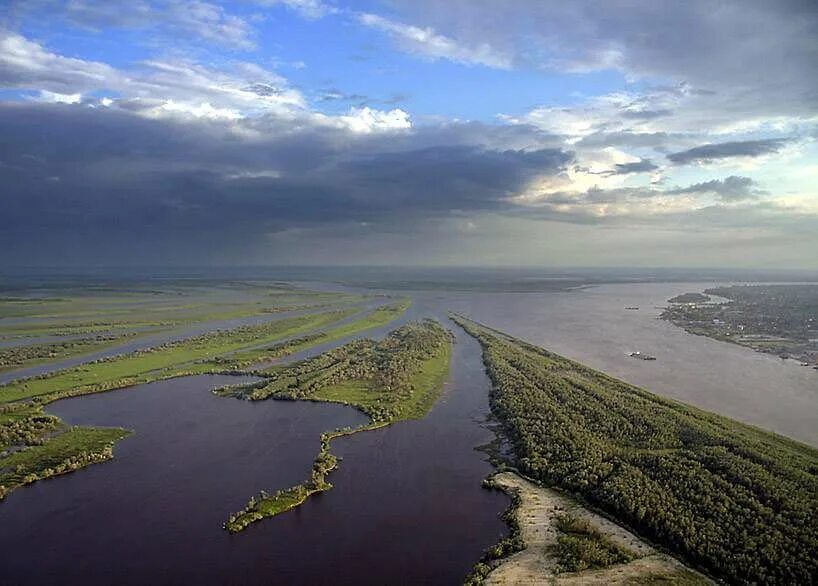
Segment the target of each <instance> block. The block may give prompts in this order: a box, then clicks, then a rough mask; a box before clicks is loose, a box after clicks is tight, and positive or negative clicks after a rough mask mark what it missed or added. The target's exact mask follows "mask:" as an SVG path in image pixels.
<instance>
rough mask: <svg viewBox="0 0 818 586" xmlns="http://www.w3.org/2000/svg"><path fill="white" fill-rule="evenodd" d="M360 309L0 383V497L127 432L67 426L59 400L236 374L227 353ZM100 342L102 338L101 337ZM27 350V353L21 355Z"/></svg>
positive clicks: (99, 451) (86, 459)
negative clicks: (54, 407)
mask: <svg viewBox="0 0 818 586" xmlns="http://www.w3.org/2000/svg"><path fill="white" fill-rule="evenodd" d="M282 294H283V295H288V296H292V297H293V298H301V297H302V296H301V295H300V294H293V292H292V291H289V290H288V291H286V292H283V293H282ZM319 295H320V298H321V300H322V301H326V299H327V298H328V294H319ZM50 302H54V301H53V300H51V301H49V302H46V301H44V300H37V301H31V302H29V301H27V303H26V305H30V306H41V305H47V303H50ZM10 303H12V302H10ZM407 306H408V304H401V305H399V306H390V307H389V308H382V309H381V310H380V311H375V312H370V314H367V315H366V316H364V317H363V318H362V319H360V320H357V321H355V322H353V323H352V324H348V325H347V326H339V328H341V327H344V328H347V329H345V331H349V330H348V327H349V326H350V325H356V326H361V325H362V324H372V323H375V324H379V323H381V322H382V320H384V319H385V318H386V317H387V316H394V315H396V312H397V311H398V309H399V310H400V311H401V312H402V311H405V309H406V307H407ZM357 311H358V310H357V309H355V308H352V307H350V308H346V309H337V310H334V311H326V312H323V313H315V314H308V315H303V316H298V317H293V318H288V319H282V320H278V321H273V322H267V323H262V324H257V325H252V326H244V327H237V328H233V329H231V330H216V331H212V332H208V333H205V334H202V335H199V336H195V337H192V338H188V339H183V340H179V341H175V342H170V343H166V344H161V345H158V346H155V347H153V348H149V349H146V350H139V351H136V352H131V353H129V354H123V355H118V356H113V357H110V358H106V359H103V360H98V361H95V362H91V363H86V364H83V365H80V366H77V367H74V368H69V369H64V370H62V371H57V372H54V373H50V374H46V375H42V376H38V377H32V378H29V379H22V380H19V381H14V382H12V383H9V384H6V385H3V386H0V486H1V487H2V488H1V489H0V494H3V495H5V494H7V493H8V492H9V491H10V490H12V489H14V488H16V487H19V486H21V485H23V484H27V483H29V482H33V481H34V480H38V479H40V478H47V477H49V476H53V475H55V474H61V473H64V472H67V471H70V470H74V469H77V468H80V467H82V466H84V465H88V464H90V463H93V462H96V461H101V460H103V459H106V458H108V457H110V454H111V447H112V446H113V443H114V442H115V441H116V440H118V439H120V438H121V437H123V434H124V433H125V432H124V431H122V430H116V429H107V430H103V429H95V428H67V427H66V426H65V425H63V424H62V422H61V421H60V420H59V418H57V417H54V416H52V415H48V414H46V413H44V412H43V405H45V404H47V403H49V402H51V401H54V400H57V399H61V398H64V397H71V396H76V395H82V394H87V393H95V392H101V391H107V390H112V389H117V388H122V387H126V386H131V385H135V384H140V383H146V382H152V381H156V380H161V379H165V378H171V377H175V376H182V375H186V374H198V373H207V372H224V371H233V370H236V368H237V364H236V360H231V358H230V357H231V356H233V355H240V354H241V353H242V352H250V351H249V350H247V349H248V348H255V347H256V346H258V345H259V344H261V345H264V344H265V343H267V344H269V343H270V342H277V341H278V340H281V339H282V338H287V337H289V336H297V335H299V334H302V333H304V332H307V331H310V330H318V329H321V328H326V327H327V326H331V325H333V324H335V323H337V322H339V321H341V320H344V319H346V318H348V317H350V316H351V315H353V314H355V313H356V312H357ZM375 313H377V315H375V316H374V317H373V315H372V314H375ZM322 336H323V334H321V333H316V334H312V335H311V336H310V339H311V340H312V343H318V342H319V341H322V340H323V337H322ZM99 338H101V336H99ZM305 338H306V337H305ZM98 341H100V343H102V340H98ZM81 343H82V341H76V342H68V341H66V342H65V343H63V344H60V345H43V346H42V347H41V348H47V347H48V346H59V347H60V348H64V349H66V352H69V351H71V349H75V348H76V347H77V345H81ZM75 344H77V345H75ZM285 344H286V343H285ZM306 345H308V343H307V342H305V339H304V338H301V339H300V342H299V344H298V345H294V344H293V343H292V341H291V342H290V343H289V346H287V349H288V350H287V351H292V350H293V349H294V348H297V347H304V346H306ZM282 346H283V345H282V344H280V343H279V344H278V347H277V348H276V350H275V352H276V353H278V354H281V353H282V351H283V348H282ZM9 351H10V352H9V356H24V357H25V358H26V359H32V358H35V357H36V356H39V355H40V354H38V352H39V351H38V350H31V349H29V348H26V347H23V348H22V349H21V348H19V347H18V348H12V349H9ZM26 352H31V353H29V354H25V353H26ZM253 352H255V354H254V357H255V358H259V359H263V358H267V355H266V354H265V349H264V348H262V349H261V350H253ZM60 357H63V356H60ZM51 358H56V357H55V356H52V357H51ZM236 372H238V371H236ZM103 440H104V441H103ZM100 442H102V443H100Z"/></svg>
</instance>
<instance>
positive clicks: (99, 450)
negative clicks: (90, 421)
mask: <svg viewBox="0 0 818 586" xmlns="http://www.w3.org/2000/svg"><path fill="white" fill-rule="evenodd" d="M127 434H128V432H127V431H125V430H123V429H117V428H83V427H72V428H70V429H68V430H67V431H66V432H65V433H63V434H61V435H60V436H58V439H57V440H56V441H55V442H54V444H58V445H52V444H44V445H38V446H36V447H31V448H28V449H26V450H19V451H16V452H12V453H11V454H9V455H6V456H5V457H3V458H0V500H2V497H4V496H5V495H6V494H8V493H9V492H10V491H11V490H13V489H15V488H17V487H19V486H22V485H24V484H30V483H32V482H35V481H36V480H42V479H45V478H50V477H52V476H57V475H59V474H67V473H68V472H73V471H74V470H79V469H80V468H85V467H86V466H89V465H91V464H94V463H96V462H102V461H104V460H109V459H110V458H112V457H113V446H114V443H115V442H116V441H118V440H119V439H122V438H123V437H125V436H126V435H127ZM33 452H36V453H33Z"/></svg>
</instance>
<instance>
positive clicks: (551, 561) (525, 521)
mask: <svg viewBox="0 0 818 586" xmlns="http://www.w3.org/2000/svg"><path fill="white" fill-rule="evenodd" d="M494 481H495V482H496V483H497V485H499V486H500V487H501V488H502V489H503V490H505V491H507V492H517V493H518V494H519V495H520V498H521V503H520V507H519V509H518V510H517V512H516V515H517V520H518V522H519V525H520V531H521V533H522V537H523V540H524V541H525V544H526V548H525V549H524V550H522V551H520V552H518V553H515V554H514V555H512V556H510V557H508V558H506V559H504V560H502V561H501V563H500V564H499V565H498V566H497V567H496V568H495V569H493V570H492V571H491V572H490V573H489V575H488V576H487V577H486V579H485V584H492V585H511V584H631V583H638V582H642V581H645V580H646V579H649V580H661V583H663V584H711V583H712V582H711V581H710V580H708V579H707V578H706V577H704V576H703V575H701V574H699V573H697V572H694V571H693V570H690V569H689V568H687V567H686V566H685V565H683V564H682V563H681V562H679V561H678V560H677V559H675V558H674V557H672V556H670V555H668V554H665V553H662V552H660V551H658V550H656V549H655V548H654V547H653V546H651V545H650V544H648V543H646V542H645V541H643V540H642V539H640V538H639V537H637V536H636V535H634V534H633V533H631V532H630V531H628V530H627V529H624V528H623V527H620V526H619V525H617V524H616V523H614V522H612V521H610V520H608V519H606V518H605V517H602V516H601V515H598V514H597V513H594V512H592V511H589V510H588V509H586V508H584V507H583V506H582V505H581V504H580V503H578V502H577V501H575V500H574V499H572V498H570V497H568V496H566V495H564V494H561V493H559V492H557V491H555V490H551V489H548V488H544V487H541V486H538V485H536V484H534V483H532V482H530V481H528V480H525V479H524V478H521V477H520V476H518V475H516V474H514V473H513V472H501V473H499V474H497V475H495V476H494ZM566 512H569V513H571V515H573V516H575V517H579V518H582V519H584V520H587V521H588V522H589V523H591V524H592V525H593V526H594V527H596V528H597V529H598V530H599V531H600V532H601V533H603V534H604V535H605V536H606V537H608V538H609V539H610V540H612V541H614V542H615V543H616V544H618V545H620V546H622V547H624V548H625V549H627V550H629V551H631V552H633V553H634V554H635V555H636V559H634V560H633V561H631V562H629V563H626V564H616V565H613V566H610V567H607V568H604V569H600V570H586V571H583V572H575V573H562V574H557V573H556V571H555V567H556V565H557V561H558V560H557V558H556V557H555V556H554V555H553V554H552V553H551V551H550V549H551V546H553V545H555V544H556V542H557V538H558V537H559V535H560V534H559V532H558V530H557V528H556V527H555V525H554V517H555V515H558V514H560V513H566Z"/></svg>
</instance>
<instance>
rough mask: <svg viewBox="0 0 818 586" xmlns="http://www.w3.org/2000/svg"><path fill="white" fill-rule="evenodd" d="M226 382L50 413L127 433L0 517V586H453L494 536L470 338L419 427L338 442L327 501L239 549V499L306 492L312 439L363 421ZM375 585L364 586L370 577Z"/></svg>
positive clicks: (109, 397)
mask: <svg viewBox="0 0 818 586" xmlns="http://www.w3.org/2000/svg"><path fill="white" fill-rule="evenodd" d="M236 380H237V379H236V378H235V377H188V378H184V379H177V380H174V381H167V382H161V383H154V384H150V385H143V386H141V387H138V388H134V389H126V390H122V391H115V392H111V393H105V394H100V395H93V396H88V397H82V398H78V399H72V400H67V401H61V402H59V403H55V404H54V405H52V406H51V407H50V408H49V409H50V410H51V411H52V412H54V413H56V414H57V415H59V416H60V417H63V418H64V419H65V420H66V421H69V422H71V423H82V424H96V425H121V426H124V427H128V428H131V429H135V430H136V433H135V434H134V435H133V436H131V437H129V438H127V439H126V440H124V441H123V442H122V443H121V444H119V445H118V447H117V448H116V450H115V455H116V457H115V459H114V460H113V461H111V462H107V463H104V464H101V465H96V466H92V467H90V468H88V469H85V470H82V471H80V472H77V473H74V474H69V475H66V476H63V477H59V478H56V479H53V480H49V481H45V482H40V483H36V484H34V485H32V486H30V487H26V488H25V489H23V490H19V491H15V492H14V493H13V494H12V495H10V496H9V497H8V498H7V499H6V501H5V502H4V503H2V504H0V552H3V553H2V558H3V559H2V563H1V564H0V583H2V584H48V583H57V582H60V583H78V582H82V583H87V584H111V583H118V584H146V583H150V584H172V583H180V582H193V583H197V584H225V583H242V584H248V583H250V584H262V583H264V584H346V583H348V584H353V583H355V584H360V583H372V581H373V580H374V581H375V582H378V583H407V584H409V583H418V582H425V583H437V584H457V583H459V582H460V581H461V580H462V578H463V576H464V575H465V574H466V573H468V571H469V570H470V568H471V566H472V565H473V564H474V562H475V561H476V560H477V558H479V556H480V554H481V552H482V551H483V550H484V549H485V548H486V547H488V546H489V545H491V544H493V543H494V542H495V541H496V540H497V539H498V537H499V536H500V535H502V534H503V532H504V531H505V527H504V525H503V523H502V522H501V521H500V519H499V514H500V512H501V511H502V510H504V509H505V507H506V506H507V500H506V498H505V497H504V496H503V495H501V494H499V493H494V492H489V491H486V490H484V489H482V488H481V486H480V482H481V480H482V479H483V478H484V477H485V476H486V475H487V474H488V473H489V472H490V470H491V469H490V466H489V465H488V463H487V462H486V461H485V456H484V455H483V454H482V453H481V452H478V451H475V450H474V447H475V446H476V445H478V444H481V443H485V442H486V441H488V440H489V439H491V434H490V433H489V432H488V431H487V430H486V428H485V427H483V425H482V422H483V418H484V416H485V413H486V411H487V409H488V406H487V392H488V380H487V379H486V377H485V375H484V374H483V372H482V370H481V368H480V356H479V349H478V347H477V345H476V343H475V342H474V341H473V340H471V339H465V340H461V343H460V344H458V345H457V346H456V347H455V357H454V360H453V364H452V375H451V380H450V382H449V384H448V385H447V387H446V391H445V394H444V397H443V398H442V399H441V401H440V402H439V403H438V405H437V406H436V407H435V409H434V410H433V412H432V413H431V415H430V416H429V417H428V418H427V419H425V420H422V421H415V422H403V423H400V424H397V425H394V426H392V427H389V428H385V429H382V430H377V431H373V432H367V433H363V434H358V435H356V436H354V437H351V438H346V439H341V440H338V441H337V442H336V443H335V444H334V451H335V452H336V453H337V454H338V455H340V456H342V457H343V458H344V461H343V462H342V465H341V469H340V470H339V471H337V472H335V473H334V474H333V475H332V477H331V481H332V482H333V484H335V485H336V488H335V489H333V490H331V491H329V492H328V493H325V494H322V495H319V496H317V497H314V498H312V499H310V500H309V501H308V502H307V503H306V504H305V505H304V506H303V507H301V508H299V509H298V510H296V511H292V512H290V513H287V514H284V515H281V516H279V517H277V518H275V519H270V520H267V521H265V522H262V523H260V524H258V525H256V526H254V527H252V528H250V529H249V530H248V531H245V532H244V533H242V534H239V535H229V534H228V533H226V532H224V531H223V530H222V529H221V523H222V522H223V521H224V519H225V517H226V515H228V514H229V513H230V512H232V511H234V510H237V509H239V508H241V507H242V506H243V505H244V504H245V502H246V500H247V498H249V496H251V495H252V494H254V493H255V492H256V491H257V490H259V489H261V488H264V489H267V490H275V489H276V488H284V487H287V486H291V485H293V484H296V483H298V482H300V481H301V480H303V479H304V478H306V477H307V476H308V474H309V470H310V467H311V465H312V459H313V458H314V457H315V454H316V452H317V449H318V436H319V434H320V433H321V431H324V430H328V429H333V428H335V427H338V426H345V425H357V424H359V423H361V422H363V421H364V417H363V416H362V415H361V414H359V413H358V412H356V411H354V410H352V409H350V408H346V407H342V406H338V405H325V404H314V403H297V402H276V401H266V402H261V403H249V402H244V401H238V400H235V399H226V398H221V397H216V396H214V395H212V394H211V393H209V392H208V389H209V388H210V387H212V386H214V385H219V384H225V383H233V382H236ZM375 577H377V578H375Z"/></svg>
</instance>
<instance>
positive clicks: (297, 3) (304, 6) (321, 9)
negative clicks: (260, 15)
mask: <svg viewBox="0 0 818 586" xmlns="http://www.w3.org/2000/svg"><path fill="white" fill-rule="evenodd" d="M255 2H256V4H260V5H261V6H275V5H280V6H286V7H287V8H289V9H291V10H294V11H295V12H297V13H299V14H300V15H301V16H303V17H304V18H307V19H311V20H315V19H318V18H323V17H324V16H327V15H329V14H337V13H338V12H339V11H338V9H337V8H335V7H334V6H332V5H330V4H328V3H326V2H322V0H255Z"/></svg>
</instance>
